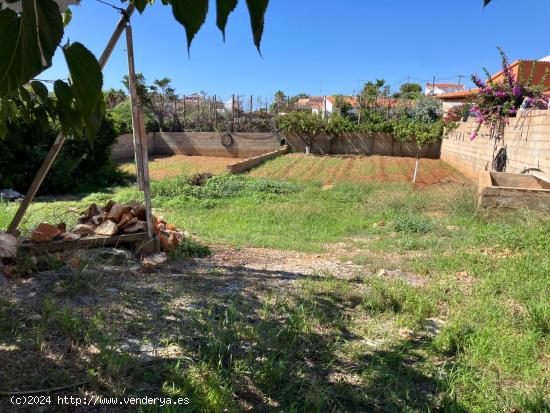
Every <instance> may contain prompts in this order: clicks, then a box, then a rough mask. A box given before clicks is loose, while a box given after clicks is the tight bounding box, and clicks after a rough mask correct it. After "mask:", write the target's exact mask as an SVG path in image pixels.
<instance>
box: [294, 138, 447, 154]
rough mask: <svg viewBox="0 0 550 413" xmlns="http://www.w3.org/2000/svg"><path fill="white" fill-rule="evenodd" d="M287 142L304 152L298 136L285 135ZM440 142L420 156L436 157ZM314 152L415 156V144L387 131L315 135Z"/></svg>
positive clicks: (430, 146)
mask: <svg viewBox="0 0 550 413" xmlns="http://www.w3.org/2000/svg"><path fill="white" fill-rule="evenodd" d="M286 139H287V142H288V144H289V145H290V146H291V148H292V149H293V150H294V151H295V152H305V144H304V142H303V140H302V139H300V137H299V136H297V135H294V134H290V135H287V136H286ZM440 146H441V145H440V144H439V143H437V144H431V145H426V146H425V147H423V148H422V150H421V151H420V157H422V158H431V159H438V158H439V151H440ZM312 152H313V153H316V154H321V155H325V154H333V155H381V156H405V157H416V145H414V144H413V143H406V142H401V141H400V140H397V139H395V138H394V137H393V136H392V135H390V134H387V133H370V134H347V135H344V136H340V137H337V138H331V137H329V136H319V137H317V138H316V139H315V140H314V142H313V146H312Z"/></svg>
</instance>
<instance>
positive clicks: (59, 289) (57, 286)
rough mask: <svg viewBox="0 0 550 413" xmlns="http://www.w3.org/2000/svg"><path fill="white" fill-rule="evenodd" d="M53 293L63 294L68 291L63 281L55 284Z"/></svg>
mask: <svg viewBox="0 0 550 413" xmlns="http://www.w3.org/2000/svg"><path fill="white" fill-rule="evenodd" d="M52 291H53V292H54V293H56V294H63V293H64V292H65V291H67V288H66V287H65V286H64V285H63V283H62V282H61V281H57V282H56V283H55V284H54V286H53V288H52Z"/></svg>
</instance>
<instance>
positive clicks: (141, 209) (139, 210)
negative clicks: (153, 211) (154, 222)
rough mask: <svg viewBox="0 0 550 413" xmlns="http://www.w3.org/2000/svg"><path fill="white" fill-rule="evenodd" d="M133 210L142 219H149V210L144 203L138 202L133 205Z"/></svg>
mask: <svg viewBox="0 0 550 413" xmlns="http://www.w3.org/2000/svg"><path fill="white" fill-rule="evenodd" d="M132 212H133V213H134V215H135V216H136V217H138V219H139V220H140V221H145V220H146V219H147V212H146V211H145V206H144V205H143V204H140V203H136V204H134V205H132Z"/></svg>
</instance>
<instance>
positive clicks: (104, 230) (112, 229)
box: [94, 220, 118, 237]
mask: <svg viewBox="0 0 550 413" xmlns="http://www.w3.org/2000/svg"><path fill="white" fill-rule="evenodd" d="M117 232H118V226H117V224H115V223H114V222H113V221H110V220H106V221H105V222H104V223H103V224H101V225H100V226H99V227H97V228H96V229H95V230H94V234H96V235H104V236H107V237H112V236H113V235H116V233H117Z"/></svg>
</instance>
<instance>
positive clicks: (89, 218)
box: [31, 201, 184, 251]
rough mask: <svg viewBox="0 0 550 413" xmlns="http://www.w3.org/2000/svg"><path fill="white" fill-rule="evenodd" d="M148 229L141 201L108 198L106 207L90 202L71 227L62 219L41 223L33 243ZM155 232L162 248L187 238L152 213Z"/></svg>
mask: <svg viewBox="0 0 550 413" xmlns="http://www.w3.org/2000/svg"><path fill="white" fill-rule="evenodd" d="M146 231H147V222H146V212H145V206H144V205H143V204H142V203H139V202H127V203H120V204H119V203H116V202H114V201H109V202H107V204H106V205H105V206H104V207H98V206H97V205H96V204H91V205H90V206H89V207H88V208H87V209H86V211H85V212H84V213H83V214H82V215H81V217H80V218H79V219H78V224H77V225H76V226H75V227H74V228H73V229H71V230H69V231H68V230H67V226H66V224H65V223H63V222H62V223H60V224H58V225H52V224H48V223H41V224H39V225H38V226H37V227H36V228H35V230H34V231H33V232H32V234H31V243H33V244H40V243H45V242H51V241H56V240H63V241H77V240H79V239H82V238H87V237H112V236H115V235H127V234H136V233H140V232H146ZM153 232H154V233H155V234H156V235H157V237H158V238H159V240H160V244H161V248H162V250H163V251H171V250H174V249H176V248H177V247H178V245H179V244H180V243H181V242H182V240H183V238H184V234H183V232H182V231H181V230H179V229H178V228H177V227H176V226H175V225H170V224H168V223H166V221H165V220H164V219H163V218H162V217H158V218H157V217H156V216H153Z"/></svg>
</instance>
